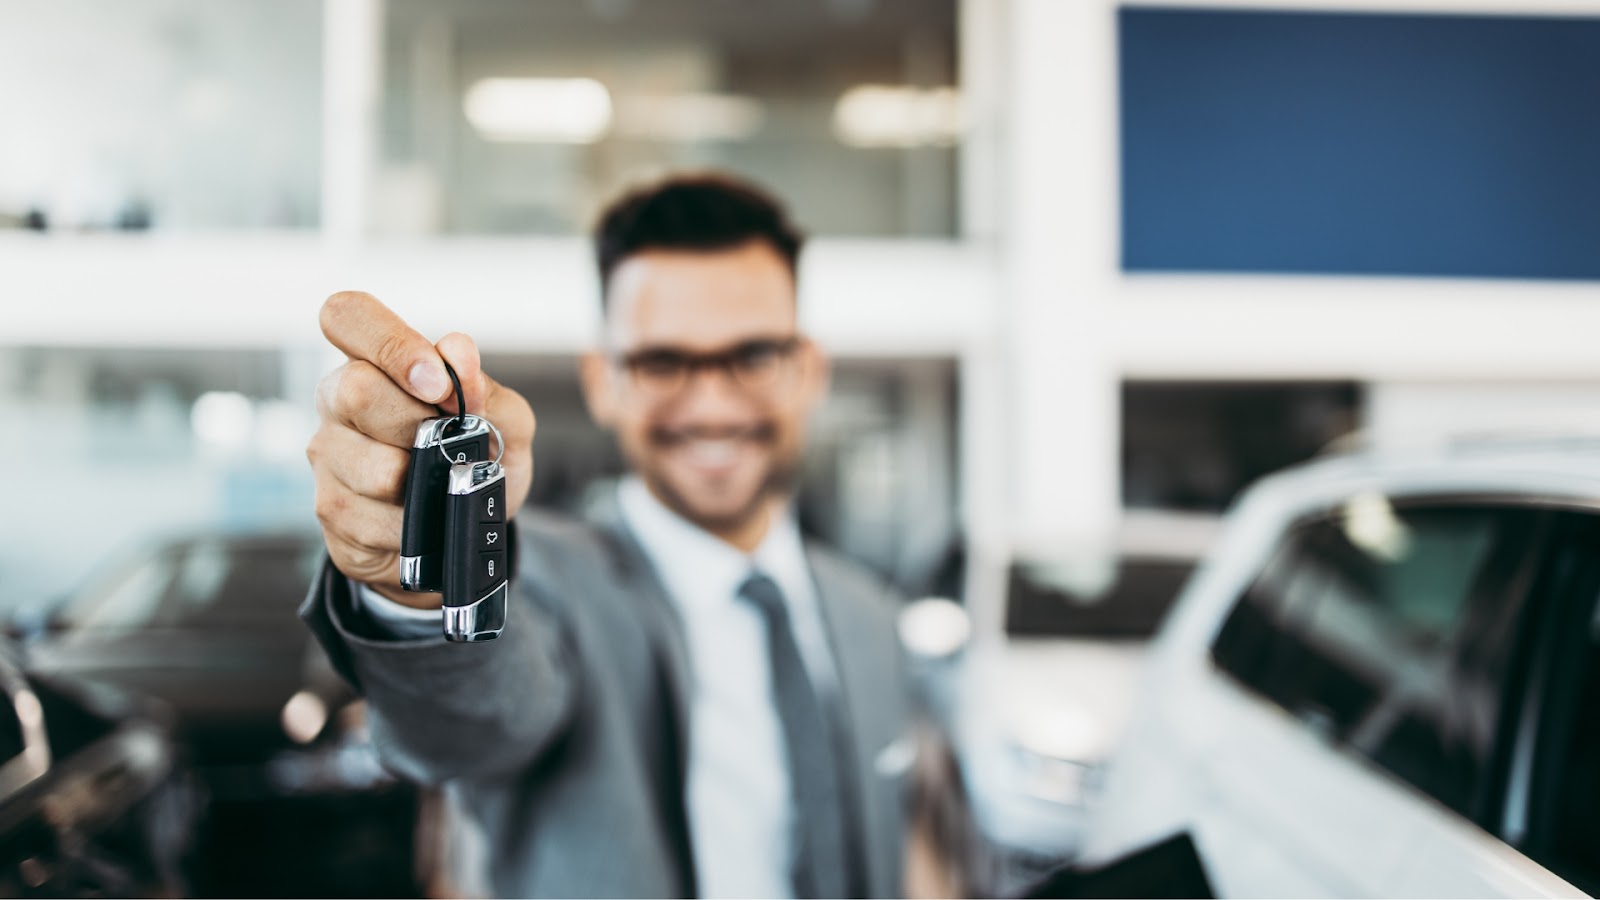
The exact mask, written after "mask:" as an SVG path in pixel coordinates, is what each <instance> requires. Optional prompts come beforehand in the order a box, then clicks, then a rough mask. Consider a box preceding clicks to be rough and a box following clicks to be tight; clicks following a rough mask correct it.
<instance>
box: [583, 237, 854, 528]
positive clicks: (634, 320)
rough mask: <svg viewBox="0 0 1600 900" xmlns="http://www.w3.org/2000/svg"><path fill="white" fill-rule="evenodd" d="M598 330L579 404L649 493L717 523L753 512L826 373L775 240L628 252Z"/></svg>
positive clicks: (789, 472)
mask: <svg viewBox="0 0 1600 900" xmlns="http://www.w3.org/2000/svg"><path fill="white" fill-rule="evenodd" d="M605 342H606V346H605V348H604V349H603V350H601V351H596V352H592V353H590V354H588V355H587V356H586V357H585V359H584V364H583V375H584V391H585V395H586V397H587V399H588V402H589V408H590V411H591V412H592V413H593V414H594V417H595V420H596V421H598V422H599V423H600V424H601V425H602V426H605V427H607V428H609V429H611V430H612V431H614V432H615V433H616V436H617V441H618V443H619V444H620V445H621V447H622V452H623V455H624V456H626V457H627V459H628V462H629V464H630V465H631V466H632V467H633V468H634V470H635V471H637V472H638V473H639V475H640V476H641V477H642V478H643V479H644V480H645V483H646V484H648V485H649V486H650V488H651V490H652V491H653V492H654V493H655V495H656V496H657V497H659V498H660V499H661V500H662V501H663V502H664V503H665V504H666V505H667V506H669V507H671V508H672V509H673V510H674V511H676V512H677V513H678V514H679V515H682V516H683V517H684V518H687V519H689V520H690V521H692V522H695V523H696V524H698V525H700V526H701V527H703V528H706V529H707V530H710V531H712V532H715V533H718V534H724V535H726V534H729V533H732V532H735V531H738V530H739V529H741V528H742V527H744V526H746V525H747V524H748V523H750V522H751V521H753V520H754V519H755V517H757V516H759V515H762V514H764V510H765V508H766V502H765V501H766V500H767V499H768V498H769V497H771V496H772V495H773V493H775V492H778V491H782V490H784V489H785V488H787V487H788V485H789V484H790V483H791V482H792V480H793V478H794V475H795V474H796V470H797V468H798V466H799V462H800V455H801V451H802V450H803V448H804V443H805V431H806V422H807V419H808V418H809V416H810V413H811V411H812V410H813V409H814V408H815V406H816V404H817V402H818V401H819V400H820V398H821V396H822V393H823V391H824V389H825V387H826V383H827V361H826V359H825V358H824V357H823V355H822V354H821V352H820V351H819V350H818V349H817V348H816V346H815V345H813V344H812V343H811V342H810V341H808V340H806V339H805V338H803V337H801V336H800V335H799V333H798V332H797V331H796V317H795V286H794V279H793V278H792V277H791V276H790V274H789V269H788V266H787V265H785V263H784V261H783V259H782V257H780V256H779V255H778V253H777V251H776V250H774V249H773V248H772V247H771V246H770V245H768V244H767V243H766V242H765V241H751V242H749V243H746V244H743V245H740V246H739V247H736V248H734V249H731V250H720V251H674V250H658V251H646V252H643V253H639V254H636V255H634V256H631V257H629V258H628V259H627V260H626V261H624V262H623V263H622V264H621V265H620V266H618V267H617V269H616V270H615V271H614V272H613V273H612V278H611V286H610V295H609V306H608V314H607V321H606V336H605Z"/></svg>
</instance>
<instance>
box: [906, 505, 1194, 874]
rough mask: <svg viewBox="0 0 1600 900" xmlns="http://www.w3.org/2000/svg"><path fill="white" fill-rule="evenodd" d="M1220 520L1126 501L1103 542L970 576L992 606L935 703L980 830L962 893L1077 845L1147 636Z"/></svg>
mask: <svg viewBox="0 0 1600 900" xmlns="http://www.w3.org/2000/svg"><path fill="white" fill-rule="evenodd" d="M1217 526H1218V523H1217V519H1216V517H1215V516H1212V515H1201V514H1192V513H1173V512H1158V511H1151V510H1140V511H1133V512H1130V513H1128V514H1127V515H1126V516H1125V517H1124V519H1123V521H1122V522H1121V525H1120V527H1119V529H1118V531H1117V533H1116V535H1115V541H1114V543H1113V545H1112V546H1111V547H1110V552H1109V553H1107V552H1106V551H1105V550H1100V551H1099V552H1086V553H1070V552H1065V551H1063V552H1061V553H1058V554H1056V555H1055V556H1054V557H1053V558H1052V559H1050V560H1048V561H1041V560H1035V561H1030V562H1023V561H1019V560H1009V561H1005V562H1004V563H1003V564H1001V565H996V566H993V567H992V569H991V570H989V571H986V572H985V573H984V577H982V578H980V579H979V582H980V583H981V584H983V585H984V594H985V597H984V600H983V602H982V605H983V607H984V608H985V609H986V610H988V611H990V612H991V613H992V615H991V616H988V617H985V616H980V617H979V620H980V621H979V622H978V623H976V627H977V628H979V629H981V632H982V633H980V634H978V635H975V636H974V637H973V640H972V641H971V643H970V645H968V646H966V653H965V654H964V656H963V658H962V659H961V660H960V661H959V665H958V667H957V668H956V669H955V670H953V671H951V672H950V673H949V676H950V681H949V683H948V686H947V689H948V696H947V697H944V698H943V700H944V701H945V702H944V703H942V704H941V705H942V707H943V708H942V710H941V712H942V713H943V717H944V718H945V720H946V722H945V725H946V728H947V730H948V732H949V740H950V741H951V742H952V744H953V747H952V750H953V752H954V756H955V760H956V764H957V766H958V768H959V775H960V780H961V784H962V787H963V789H964V795H965V802H966V804H967V806H968V807H969V813H968V814H969V815H970V817H971V825H972V827H973V829H974V830H975V833H974V834H972V835H971V837H972V838H974V839H975V840H974V841H973V844H974V846H972V847H970V848H969V849H968V850H967V852H966V853H965V854H963V855H964V856H965V857H966V859H965V865H966V866H968V867H969V868H970V869H971V871H969V872H967V873H966V879H967V884H966V885H965V887H966V888H967V889H968V892H976V893H979V894H984V895H988V896H1008V895H1013V894H1015V893H1017V892H1018V891H1020V890H1023V889H1025V888H1026V887H1027V886H1028V885H1029V884H1031V883H1032V882H1034V881H1035V880H1037V879H1038V878H1039V877H1040V876H1042V875H1043V874H1044V873H1045V872H1048V871H1050V870H1051V869H1054V868H1056V867H1058V866H1060V865H1061V864H1062V863H1063V862H1064V861H1065V860H1068V859H1070V858H1072V857H1073V856H1074V855H1075V854H1076V853H1077V851H1078V849H1079V841H1080V840H1081V836H1082V831H1083V824H1084V822H1083V819H1084V805H1083V801H1084V797H1085V795H1086V792H1087V789H1088V787H1089V784H1090V782H1091V781H1092V779H1093V777H1094V772H1095V769H1096V767H1097V766H1099V765H1100V764H1101V763H1102V762H1103V761H1104V760H1105V757H1106V754H1107V752H1108V751H1109V750H1110V748H1111V747H1112V746H1113V745H1114V743H1115V741H1116V739H1117V737H1118V736H1119V735H1120V734H1121V732H1122V729H1123V727H1124V723H1125V720H1126V718H1127V714H1128V710H1129V708H1130V707H1131V705H1132V702H1133V698H1134V693H1135V690H1136V689H1137V687H1138V683H1139V673H1140V672H1141V666H1142V665H1143V658H1144V653H1145V646H1146V642H1147V641H1148V639H1149V637H1150V635H1151V634H1152V633H1154V631H1155V629H1156V627H1157V625H1158V624H1159V622H1160V620H1161V618H1162V617H1163V616H1164V615H1165V614H1166V612H1167V610H1168V608H1169V607H1170V606H1171V603H1172V600H1173V598H1174V597H1175V596H1176V595H1177V592H1178V589H1179V588H1180V587H1181V586H1182V585H1183V583H1184V581H1185V579H1187V578H1188V576H1189V573H1190V571H1191V570H1192V569H1193V568H1194V565H1195V563H1196V562H1197V561H1198V560H1199V559H1200V557H1201V555H1202V554H1203V553H1204V550H1205V548H1206V547H1207V546H1208V545H1209V543H1210V542H1211V541H1212V540H1213V539H1214V538H1215V537H1216V535H1217V533H1218V527H1217ZM946 602H947V601H946ZM974 605H978V604H976V603H975V604H974ZM919 612H921V613H927V612H930V610H919ZM952 615H964V614H955V613H952ZM904 624H908V623H904V622H903V625H904ZM941 624H947V623H946V621H945V619H943V618H942V617H935V618H930V619H929V621H927V622H925V623H924V627H923V628H922V631H925V632H926V633H927V634H930V635H931V634H934V633H936V631H937V629H936V628H935V626H938V625H941ZM912 627H913V628H915V627H916V626H912ZM968 627H969V626H968V624H967V623H966V622H964V621H963V622H962V623H961V628H959V629H955V631H954V633H959V634H962V635H965V634H966V633H967V632H966V630H965V629H966V628H968ZM946 630H947V631H948V630H949V629H946ZM909 643H910V644H912V645H913V649H914V653H916V655H919V656H926V655H935V654H930V653H928V652H926V651H922V652H917V651H916V650H915V645H916V644H919V643H925V641H918V640H912V641H910V642H909ZM936 643H937V642H936ZM958 893H960V891H958Z"/></svg>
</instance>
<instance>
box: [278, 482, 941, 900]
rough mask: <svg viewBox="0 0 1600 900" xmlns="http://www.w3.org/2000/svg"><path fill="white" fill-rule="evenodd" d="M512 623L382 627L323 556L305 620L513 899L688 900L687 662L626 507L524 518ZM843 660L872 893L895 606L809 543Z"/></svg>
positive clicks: (902, 719)
mask: <svg viewBox="0 0 1600 900" xmlns="http://www.w3.org/2000/svg"><path fill="white" fill-rule="evenodd" d="M517 526H518V542H517V544H516V549H517V562H516V566H517V567H516V570H515V571H516V591H515V592H514V593H513V594H512V602H511V608H510V611H509V614H508V620H507V623H506V629H505V632H504V633H503V634H502V635H501V637H500V638H499V639H498V640H494V641H489V642H487V643H481V644H452V643H448V642H446V641H445V640H444V639H443V638H433V639H428V640H414V641H396V640H392V639H384V638H382V637H381V636H379V635H375V634H373V633H371V632H370V630H369V628H368V626H367V624H366V621H365V619H364V618H363V617H362V616H360V615H358V614H355V613H354V612H353V610H352V607H351V597H350V590H349V585H348V582H347V581H346V579H345V578H344V577H343V576H342V575H340V574H339V573H338V571H337V570H335V569H334V568H333V566H332V565H325V566H324V569H323V573H322V575H321V576H320V577H319V578H318V580H317V582H316V583H315V584H313V585H312V588H311V592H310V594H309V595H308V596H307V598H306V601H305V604H304V605H303V606H302V607H301V610H300V615H301V618H303V619H304V620H305V621H306V623H307V624H308V625H309V626H310V627H311V630H312V631H313V632H314V633H315V634H316V635H317V637H318V639H319V640H320V641H321V643H322V645H323V646H324V648H326V650H327V651H328V655H329V657H330V659H331V661H332V663H333V665H334V667H335V668H336V669H338V671H339V672H340V673H341V674H342V675H343V676H344V677H345V678H346V679H347V680H349V681H350V683H351V684H352V685H354V686H355V687H356V689H357V690H358V691H360V692H361V693H362V694H363V695H364V696H365V697H366V699H367V706H368V721H369V723H370V725H371V730H372V737H373V740H374V742H375V744H376V745H377V747H378V752H379V754H380V755H381V757H382V758H383V760H384V763H385V764H386V765H387V766H388V767H389V768H390V769H392V770H393V771H395V772H396V773H398V774H400V775H401V776H402V777H405V778H408V779H411V780H414V781H417V782H420V783H423V784H445V785H446V786H447V789H448V790H450V791H452V792H453V800H454V801H455V803H456V807H457V808H458V809H459V810H461V811H463V813H464V814H465V815H466V816H469V817H470V818H472V819H473V820H475V822H474V823H473V824H475V825H476V826H477V829H478V830H479V831H480V833H481V834H482V836H483V838H484V840H485V841H486V843H487V848H486V849H487V855H488V872H487V884H488V889H489V890H491V891H492V892H493V893H495V894H497V895H502V896H526V897H534V896H551V897H557V896H559V897H581V896H594V897H641V896H651V897H659V896H694V895H695V893H696V891H695V878H694V862H693V860H694V856H693V848H692V847H691V846H690V833H689V829H688V824H687V818H686V813H685V810H684V783H685V771H686V769H685V766H686V763H687V749H688V746H687V743H686V741H687V736H688V733H689V732H688V721H687V719H688V715H689V710H690V704H689V692H690V691H691V690H692V683H691V682H692V674H691V673H692V670H691V667H690V661H689V659H688V656H687V651H686V644H685V642H684V637H683V632H682V626H681V624H680V622H679V621H678V617H677V613H676V611H675V608H674V607H673V605H672V603H671V601H670V599H669V598H668V597H667V596H666V594H665V592H664V589H663V588H662V587H661V583H660V580H659V579H658V578H657V577H656V575H655V573H654V571H653V570H652V569H651V567H650V564H649V562H648V561H647V559H646V557H645V556H644V555H643V553H642V551H641V550H640V548H639V546H638V545H637V543H636V542H635V541H634V539H633V537H632V536H631V535H630V534H629V533H628V531H627V529H626V528H625V527H624V526H623V525H622V520H621V516H620V514H619V511H618V509H617V506H616V503H615V498H614V497H612V498H611V502H609V503H607V504H604V505H603V509H602V512H601V514H600V515H598V516H597V517H596V521H593V522H579V521H576V520H572V519H566V518H558V517H554V516H550V515H548V514H541V513H524V514H523V515H521V516H519V517H518V519H517ZM807 553H808V556H809V558H810V563H811V570H812V574H813V577H814V578H815V579H816V584H817V595H818V598H819V601H820V603H821V607H822V612H823V616H824V619H825V621H826V625H827V632H828V636H829V638H830V640H831V642H832V645H833V652H834V656H835V660H836V664H837V667H838V670H839V678H840V682H841V691H840V694H841V703H842V707H843V708H842V709H841V710H840V711H839V719H840V720H841V723H842V726H843V733H844V735H845V740H844V741H843V742H842V743H843V744H845V746H844V747H841V748H840V749H841V752H842V754H843V755H844V756H845V757H847V758H846V760H845V765H844V767H843V769H842V770H843V771H845V772H846V773H847V776H848V780H849V782H850V783H849V785H848V788H849V790H848V791H847V798H848V799H847V807H848V809H847V813H848V815H847V821H848V822H849V826H850V829H851V831H852V833H853V837H854V840H853V841H852V843H853V844H854V845H855V846H857V847H859V848H860V851H859V852H858V854H857V856H858V857H859V859H858V866H859V867H860V868H861V869H862V871H861V872H860V873H859V877H858V878H857V879H856V880H857V882H858V883H861V884H864V886H865V888H866V890H867V892H868V893H869V894H871V895H873V896H880V897H886V896H898V895H899V894H900V893H901V887H900V885H901V881H900V875H901V872H900V869H901V859H902V844H901V832H902V820H903V817H904V809H903V798H902V791H901V789H900V785H901V781H902V778H903V774H904V769H905V768H906V764H907V763H908V762H909V753H907V752H904V751H906V750H907V749H908V746H907V743H906V739H905V737H904V733H905V726H906V716H907V706H908V702H909V700H908V693H907V691H908V685H907V683H906V681H905V674H904V672H905V669H904V666H903V665H902V664H901V659H900V656H899V643H898V641H897V640H896V638H895V632H894V622H893V609H894V604H893V599H892V597H891V595H890V594H889V592H888V590H887V589H886V588H885V587H884V585H882V584H881V583H879V582H878V581H876V580H875V579H873V578H871V577H869V576H868V575H866V574H865V573H864V572H863V571H861V570H860V569H858V568H856V567H854V566H852V565H850V564H848V563H846V562H844V561H843V560H842V559H840V558H838V557H837V556H835V555H833V554H832V553H829V552H827V551H825V550H823V549H821V548H818V547H815V546H808V548H807Z"/></svg>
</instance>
